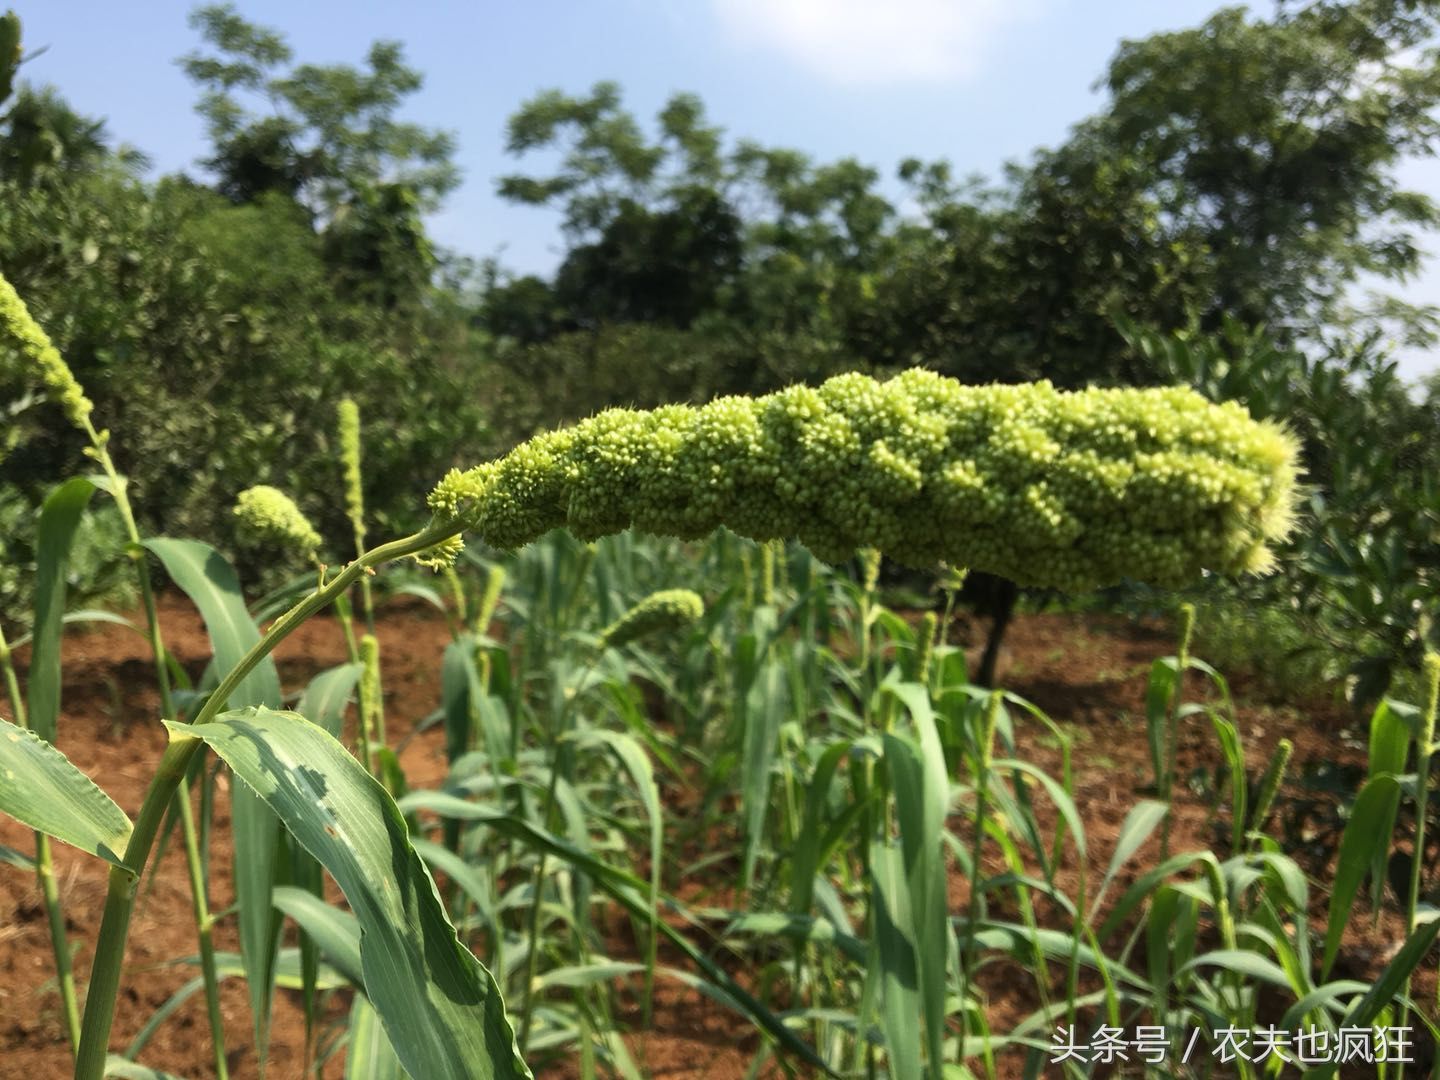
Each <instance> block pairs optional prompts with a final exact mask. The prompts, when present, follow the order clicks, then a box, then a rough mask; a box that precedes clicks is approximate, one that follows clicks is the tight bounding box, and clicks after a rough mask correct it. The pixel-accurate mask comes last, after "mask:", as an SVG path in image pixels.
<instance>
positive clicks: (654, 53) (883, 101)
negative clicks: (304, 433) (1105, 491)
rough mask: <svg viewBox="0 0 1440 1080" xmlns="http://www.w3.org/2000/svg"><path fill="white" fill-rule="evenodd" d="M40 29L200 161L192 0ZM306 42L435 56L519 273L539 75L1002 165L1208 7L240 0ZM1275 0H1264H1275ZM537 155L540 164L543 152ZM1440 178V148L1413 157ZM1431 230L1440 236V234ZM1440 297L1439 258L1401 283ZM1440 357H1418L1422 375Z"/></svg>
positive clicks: (97, 86) (47, 68) (144, 137)
mask: <svg viewBox="0 0 1440 1080" xmlns="http://www.w3.org/2000/svg"><path fill="white" fill-rule="evenodd" d="M10 3H12V4H15V6H16V10H17V11H18V12H19V14H20V16H21V19H22V20H23V23H24V31H25V43H26V46H27V49H33V48H37V47H40V46H45V47H47V51H46V52H45V53H44V54H43V55H42V56H39V57H38V58H36V59H35V60H34V61H33V62H32V63H30V64H27V65H26V67H25V69H24V76H25V77H26V78H28V79H29V80H31V81H34V82H43V83H51V84H54V85H55V86H57V87H59V88H60V90H61V91H62V92H63V93H64V94H65V96H66V97H67V98H68V99H69V100H70V101H71V103H72V104H73V105H74V106H75V107H76V108H78V109H79V110H80V111H82V112H84V113H87V114H90V115H98V116H104V117H105V118H106V119H107V121H108V123H109V126H110V130H111V132H112V134H114V135H115V136H116V137H117V138H119V139H121V140H123V141H126V142H129V143H131V144H133V145H135V146H136V147H138V148H139V149H141V150H143V151H145V152H146V153H147V154H148V155H150V157H151V158H152V160H153V161H154V163H155V167H156V169H157V170H158V171H161V172H169V171H175V170H179V169H187V168H188V169H190V170H191V171H195V162H196V159H197V158H198V157H201V156H203V154H204V152H205V141H204V132H203V128H202V124H201V121H200V119H199V117H197V116H196V115H195V113H194V111H193V105H194V102H195V99H196V97H197V95H196V92H195V89H194V87H193V86H192V85H191V84H190V83H189V82H188V81H187V80H186V78H185V76H184V75H183V73H182V72H181V71H180V69H179V68H178V66H177V65H176V64H175V59H176V58H177V57H179V56H180V55H182V54H184V53H185V52H187V51H189V50H191V49H192V48H195V47H196V44H197V39H196V36H195V34H194V33H193V32H192V31H191V30H190V29H189V27H188V25H187V22H186V16H187V14H188V12H189V11H190V9H191V7H192V6H193V5H192V3H191V2H190V0H145V2H144V3H142V4H117V3H115V2H114V0H103V2H102V0H44V2H43V3H35V2H33V0H10ZM237 6H238V8H239V10H240V12H241V13H242V14H243V15H244V16H245V17H246V18H248V19H251V20H252V21H255V22H258V23H261V24H264V25H267V26H271V27H274V28H276V29H278V30H280V31H281V32H282V33H284V34H285V36H286V37H287V38H288V40H289V42H290V45H291V46H292V48H293V49H294V51H295V54H296V56H297V57H298V58H299V59H301V60H303V61H312V62H318V63H334V62H346V63H358V62H359V61H360V60H361V58H362V57H363V55H364V53H365V50H366V48H367V47H368V45H369V43H370V42H371V41H373V40H375V39H377V38H391V39H397V40H399V41H401V42H403V43H404V45H405V52H406V57H407V59H408V61H409V62H410V63H411V65H412V66H414V67H416V68H418V69H420V70H421V71H423V72H424V73H425V75H426V84H425V87H424V89H423V90H422V91H420V92H419V93H418V94H416V95H415V96H414V97H413V98H412V99H411V101H410V103H409V106H408V108H407V109H406V114H407V116H408V117H409V118H411V119H415V120H418V121H420V122H422V123H425V124H427V125H429V126H433V127H440V128H445V129H448V130H450V131H452V132H453V133H454V134H455V136H456V138H457V141H458V144H459V153H458V155H457V160H458V162H459V164H460V167H461V169H462V171H463V174H464V182H463V186H462V187H461V188H460V190H459V191H457V192H456V193H455V194H453V195H452V196H451V197H450V199H449V201H448V202H447V204H446V206H445V208H444V209H443V210H442V211H441V212H440V213H439V214H437V215H436V216H435V218H434V219H433V221H432V228H433V231H434V235H435V237H436V239H437V240H438V241H439V242H440V243H442V244H444V245H445V246H447V247H450V248H453V249H455V250H458V251H461V252H464V253H466V254H470V255H477V256H480V255H495V254H499V255H500V256H501V258H502V260H503V261H504V262H505V264H506V265H508V266H510V267H512V268H514V269H516V270H520V271H528V272H541V273H544V272H546V271H548V270H550V269H551V268H553V267H554V265H555V264H556V263H557V262H558V260H559V257H560V250H561V240H560V236H559V233H558V229H557V227H556V219H555V218H554V217H553V216H552V215H550V214H548V213H546V212H544V211H540V210H536V209H533V208H529V207H514V206H510V205H508V204H506V203H504V202H502V201H500V200H499V199H497V198H496V197H495V195H494V181H495V177H496V176H498V175H500V174H503V173H506V172H511V171H517V170H525V169H528V168H530V167H532V166H531V163H530V162H528V161H526V162H516V161H515V159H513V158H510V157H508V156H507V155H506V154H505V153H504V146H503V143H504V126H505V121H506V118H507V117H508V116H509V115H510V113H511V112H513V111H514V109H515V108H516V107H517V106H518V105H519V104H520V102H521V101H523V100H524V99H526V98H527V97H529V96H530V95H532V94H534V93H535V92H536V91H539V90H542V89H546V88H550V87H558V88H561V89H564V90H566V91H570V92H574V93H578V92H581V91H584V90H586V89H588V88H589V87H590V86H591V85H592V84H593V83H595V82H596V81H598V80H601V79H614V80H616V81H618V82H619V83H621V85H622V86H623V87H624V90H625V100H626V103H627V105H628V106H629V107H630V108H631V109H632V111H634V112H635V113H636V114H637V115H638V116H640V117H641V118H643V119H645V120H649V119H650V118H652V117H653V116H654V114H655V113H656V111H658V109H659V108H660V106H661V105H662V104H663V103H664V101H665V100H666V98H668V97H669V95H670V94H672V93H674V92H676V91H681V90H684V91H690V92H693V93H696V94H698V95H700V97H701V98H702V99H703V100H704V102H705V104H706V107H707V109H708V111H709V114H710V117H711V119H712V121H714V122H717V123H719V124H720V125H722V126H723V127H725V128H726V129H727V131H728V132H729V133H730V134H732V135H735V136H745V137H749V138H753V139H757V140H759V141H760V142H762V143H765V144H767V145H774V146H785V147H795V148H798V149H801V150H804V151H806V152H808V153H810V154H812V155H814V156H815V157H816V158H818V159H822V160H824V159H833V158H837V157H842V156H850V155H853V156H855V157H858V158H859V159H860V160H862V161H864V162H866V163H867V164H871V165H874V166H876V167H877V168H879V169H880V170H881V171H882V172H883V173H885V174H886V175H887V176H889V175H893V171H894V167H895V165H896V163H897V162H898V161H899V160H900V159H901V158H903V157H906V156H911V155H914V156H918V157H921V158H925V159H933V158H948V159H949V160H950V161H951V162H953V163H954V165H955V166H956V168H957V171H958V172H960V173H966V172H971V171H979V172H983V173H987V174H991V175H993V174H994V173H995V172H996V171H997V170H998V168H999V167H1000V165H1001V164H1002V163H1003V162H1005V161H1007V160H1012V159H1024V158H1026V157H1027V156H1028V155H1029V154H1030V152H1031V151H1032V150H1034V149H1035V148H1037V147H1039V146H1045V145H1053V144H1054V143H1056V142H1059V141H1060V140H1062V139H1063V138H1064V136H1065V134H1066V132H1067V130H1068V129H1069V127H1070V125H1072V124H1073V123H1075V122H1076V121H1078V120H1080V119H1081V118H1083V117H1084V116H1086V115H1088V114H1089V113H1091V112H1093V111H1095V109H1097V108H1098V107H1099V106H1100V104H1101V98H1100V96H1099V95H1098V94H1097V93H1095V92H1094V91H1093V90H1092V86H1093V84H1094V83H1095V81H1096V79H1097V78H1098V77H1099V76H1100V75H1101V74H1102V73H1103V71H1104V69H1105V65H1106V63H1107V61H1108V60H1109V58H1110V57H1111V55H1112V54H1113V52H1114V50H1115V48H1116V45H1117V44H1118V43H1119V41H1120V40H1121V39H1122V38H1126V37H1142V36H1144V35H1146V34H1150V33H1154V32H1156V31H1159V30H1166V29H1176V28H1180V27H1185V26H1191V25H1194V24H1197V23H1199V22H1201V21H1202V20H1203V19H1204V18H1205V17H1206V16H1207V15H1209V14H1210V13H1211V12H1213V11H1214V10H1216V9H1217V8H1218V7H1219V6H1221V5H1219V4H1216V3H1214V2H1211V0H1163V2H1157V0H523V2H513V0H511V2H502V0H483V2H479V0H472V2H470V3H460V2H454V0H446V2H441V0H413V2H412V3H410V4H406V5H403V6H402V5H400V4H398V3H395V2H394V0H360V2H356V0H344V2H342V0H288V2H281V0H240V2H239V3H238V5H237ZM1261 7H1262V9H1263V8H1268V5H1261ZM539 164H540V163H538V162H537V163H535V167H538V166H539ZM1404 179H1405V180H1406V182H1407V183H1409V184H1410V185H1412V186H1414V187H1416V188H1418V189H1420V190H1424V191H1428V192H1430V193H1432V194H1435V195H1440V166H1437V165H1436V163H1435V162H1433V161H1430V162H1417V163H1414V164H1413V165H1410V166H1407V167H1406V169H1405V171H1404ZM1432 246H1433V244H1432ZM1404 292H1405V294H1406V295H1407V296H1409V297H1410V298H1412V299H1423V300H1427V301H1429V302H1440V273H1437V272H1435V271H1433V270H1429V269H1427V272H1426V273H1425V274H1424V275H1423V276H1422V280H1420V281H1418V282H1416V283H1414V284H1413V285H1412V286H1410V287H1409V288H1407V289H1406V290H1404ZM1437 366H1440V364H1437V360H1436V359H1435V358H1434V357H1433V356H1407V357H1406V358H1405V363H1404V370H1405V371H1406V373H1407V375H1411V376H1415V375H1418V374H1421V373H1423V372H1425V371H1430V370H1435V368H1436V367H1437Z"/></svg>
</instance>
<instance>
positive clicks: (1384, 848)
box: [1366, 698, 1412, 919]
mask: <svg viewBox="0 0 1440 1080" xmlns="http://www.w3.org/2000/svg"><path fill="white" fill-rule="evenodd" d="M1405 708H1406V706H1404V705H1402V704H1401V703H1399V702H1392V701H1390V700H1389V699H1388V698H1385V699H1382V700H1381V702H1380V704H1379V705H1377V706H1375V712H1374V713H1373V714H1371V716H1370V752H1369V755H1368V757H1369V761H1368V764H1367V776H1366V778H1367V779H1369V778H1371V777H1376V776H1383V775H1384V774H1386V773H1390V774H1391V775H1393V776H1399V775H1401V774H1402V773H1403V772H1404V771H1405V763H1406V761H1407V760H1408V758H1409V756H1410V740H1411V737H1412V728H1411V726H1410V724H1409V723H1408V722H1407V719H1406V716H1405V712H1404V710H1405ZM1399 810H1400V800H1399V799H1398V798H1397V799H1395V800H1394V802H1393V803H1392V804H1391V805H1390V807H1389V812H1388V813H1386V814H1382V815H1381V816H1380V818H1379V820H1378V821H1377V822H1376V823H1375V828H1376V832H1375V835H1376V836H1377V837H1384V839H1385V842H1384V843H1379V844H1374V845H1372V847H1371V850H1370V906H1371V907H1372V908H1373V909H1374V911H1375V917H1376V918H1377V919H1378V918H1379V917H1380V907H1381V903H1382V901H1383V900H1384V896H1385V878H1386V874H1385V868H1386V865H1387V863H1388V862H1389V859H1390V842H1389V841H1390V836H1391V833H1393V832H1394V830H1395V816H1396V814H1398V813H1399Z"/></svg>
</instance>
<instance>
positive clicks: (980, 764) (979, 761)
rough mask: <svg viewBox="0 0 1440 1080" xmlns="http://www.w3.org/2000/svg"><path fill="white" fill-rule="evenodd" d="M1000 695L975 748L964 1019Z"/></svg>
mask: <svg viewBox="0 0 1440 1080" xmlns="http://www.w3.org/2000/svg"><path fill="white" fill-rule="evenodd" d="M1000 702H1001V697H1000V692H999V691H998V690H993V691H991V693H990V697H989V699H988V700H987V701H986V702H985V713H984V720H983V722H982V723H981V725H980V745H979V746H978V747H977V748H976V749H977V754H976V766H977V767H976V770H975V816H974V826H973V829H974V833H975V835H974V837H973V839H972V841H971V845H970V898H969V901H968V903H967V905H966V910H965V930H966V932H967V933H968V934H969V935H970V939H969V944H967V946H966V947H965V948H964V949H962V950H961V953H960V995H959V996H960V1010H961V1015H962V1016H963V1015H964V1011H965V1002H966V999H967V998H968V996H969V993H970V986H971V984H972V983H973V981H974V977H975V951H976V950H975V947H974V942H975V927H976V926H977V925H978V924H979V922H980V892H981V889H980V883H981V881H982V880H983V873H982V871H981V869H980V860H981V858H982V856H983V854H984V849H985V817H986V815H987V814H988V813H989V811H990V801H989V794H990V760H991V745H992V744H993V743H994V741H995V726H996V724H997V723H998V722H999V719H1000ZM959 1054H960V1063H962V1064H963V1062H964V1060H965V1032H964V1030H962V1031H961V1035H960V1049H959Z"/></svg>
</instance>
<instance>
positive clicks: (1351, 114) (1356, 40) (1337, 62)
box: [1096, 0, 1440, 340]
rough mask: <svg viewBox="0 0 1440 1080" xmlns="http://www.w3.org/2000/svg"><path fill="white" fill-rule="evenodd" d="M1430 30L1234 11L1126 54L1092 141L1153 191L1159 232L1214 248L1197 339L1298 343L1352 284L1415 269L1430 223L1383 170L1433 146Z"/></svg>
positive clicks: (1437, 99) (1399, 12)
mask: <svg viewBox="0 0 1440 1080" xmlns="http://www.w3.org/2000/svg"><path fill="white" fill-rule="evenodd" d="M1437 19H1440V9H1437V7H1436V5H1434V4H1431V3H1419V2H1415V0H1350V2H1346V3H1337V2H1321V3H1311V4H1307V5H1304V6H1301V7H1294V6H1293V5H1289V4H1282V5H1281V6H1280V8H1279V10H1278V12H1277V14H1276V15H1275V17H1274V18H1273V19H1271V20H1269V21H1266V20H1261V19H1252V18H1250V17H1248V16H1247V15H1246V13H1245V11H1244V9H1242V8H1228V9H1225V10H1223V11H1220V12H1217V13H1216V14H1215V15H1213V16H1211V18H1210V19H1208V20H1207V21H1206V22H1205V23H1204V24H1203V25H1202V26H1200V27H1198V28H1195V29H1192V30H1184V31H1178V32H1175V33H1167V34H1157V35H1154V36H1153V37H1149V38H1146V39H1144V40H1143V41H1131V42H1125V43H1124V44H1123V45H1122V46H1121V48H1120V50H1119V52H1118V53H1117V55H1116V56H1115V59H1114V60H1113V61H1112V63H1111V65H1110V70H1109V72H1108V74H1107V76H1106V78H1105V80H1104V82H1105V86H1106V87H1107V88H1108V89H1109V91H1110V94H1111V102H1110V105H1109V108H1108V109H1107V111H1106V113H1105V114H1104V115H1103V116H1102V117H1101V118H1099V120H1098V126H1097V128H1096V131H1097V134H1098V135H1099V137H1100V138H1102V139H1103V140H1105V141H1106V142H1107V143H1108V144H1109V145H1110V146H1111V147H1112V148H1113V149H1114V151H1115V152H1116V153H1117V154H1123V155H1125V156H1126V157H1127V158H1129V159H1131V160H1133V161H1134V162H1135V163H1136V164H1137V165H1138V166H1139V167H1140V168H1141V169H1142V170H1143V171H1144V172H1145V174H1146V175H1148V176H1149V177H1150V178H1151V179H1150V184H1149V191H1150V194H1151V195H1152V196H1153V197H1154V198H1155V200H1156V202H1157V203H1158V204H1159V206H1160V208H1161V211H1162V225H1163V227H1164V228H1166V229H1167V230H1169V231H1171V232H1175V233H1186V234H1190V235H1194V236H1196V237H1197V238H1198V240H1199V241H1200V243H1201V244H1203V246H1204V247H1205V248H1206V249H1207V250H1208V252H1209V256H1210V258H1211V260H1212V262H1213V270H1212V272H1211V281H1212V292H1211V294H1210V296H1209V297H1208V298H1207V299H1206V302H1205V303H1203V304H1202V305H1201V306H1200V308H1199V310H1198V311H1197V315H1198V317H1199V319H1200V321H1201V323H1202V324H1203V325H1204V326H1206V327H1209V328H1211V329H1213V328H1216V327H1217V326H1218V325H1219V320H1220V318H1221V317H1222V316H1223V315H1225V314H1229V315H1231V316H1234V317H1236V318H1239V319H1241V320H1242V321H1244V322H1247V323H1252V324H1253V323H1262V322H1263V323H1266V324H1268V325H1269V326H1270V327H1271V328H1272V330H1273V331H1276V332H1280V333H1283V334H1285V335H1287V336H1288V337H1289V338H1290V339H1291V340H1295V339H1297V338H1299V337H1302V336H1304V335H1306V334H1311V333H1313V332H1314V330H1315V329H1316V328H1317V327H1320V326H1322V325H1324V324H1325V323H1327V322H1331V321H1335V320H1337V319H1339V318H1341V317H1342V315H1343V310H1342V309H1343V302H1344V298H1345V296H1346V293H1347V292H1348V291H1349V290H1350V288H1351V286H1352V285H1353V283H1354V282H1355V280H1356V278H1357V277H1358V276H1359V275H1360V274H1362V273H1366V272H1368V273H1374V274H1378V275H1380V276H1381V277H1384V278H1390V279H1395V278H1401V277H1404V276H1405V275H1407V274H1409V273H1411V272H1413V271H1414V270H1415V269H1416V267H1417V266H1418V265H1419V260H1420V249H1419V247H1418V245H1417V241H1416V233H1417V231H1419V230H1423V229H1429V228H1433V227H1434V226H1435V225H1436V224H1437V223H1440V214H1437V209H1436V206H1435V204H1434V203H1433V202H1432V201H1431V200H1430V199H1429V198H1427V197H1425V196H1424V195H1421V194H1419V193H1416V192H1409V191H1405V190H1402V189H1401V188H1400V186H1399V185H1398V183H1397V182H1396V180H1395V177H1394V168H1395V166H1396V165H1397V164H1398V163H1399V161H1400V160H1401V159H1402V158H1403V157H1405V156H1407V155H1412V154H1428V153H1430V152H1432V151H1433V148H1434V145H1435V139H1436V135H1437V126H1436V115H1435V110H1436V106H1437V104H1440V63H1437V57H1436V52H1435V50H1434V49H1433V47H1432V48H1426V47H1424V46H1427V45H1429V44H1431V43H1432V42H1433V38H1434V36H1435V33H1436V30H1437V26H1440V22H1437Z"/></svg>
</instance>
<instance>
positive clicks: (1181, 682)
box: [1160, 604, 1195, 862]
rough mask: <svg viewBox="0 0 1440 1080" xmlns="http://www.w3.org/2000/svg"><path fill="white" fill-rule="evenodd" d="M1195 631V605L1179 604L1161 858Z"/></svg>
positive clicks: (1170, 820)
mask: <svg viewBox="0 0 1440 1080" xmlns="http://www.w3.org/2000/svg"><path fill="white" fill-rule="evenodd" d="M1194 632H1195V605H1194V604H1182V605H1181V606H1180V648H1179V649H1178V650H1177V651H1176V653H1175V689H1174V690H1173V691H1172V692H1171V697H1170V706H1169V708H1168V709H1167V710H1166V721H1165V775H1164V777H1163V778H1162V780H1163V783H1164V785H1165V791H1164V800H1165V803H1166V810H1165V820H1164V823H1163V824H1162V825H1161V829H1160V861H1161V862H1164V861H1165V860H1166V859H1168V858H1169V857H1170V828H1171V826H1172V825H1173V824H1174V821H1175V762H1176V759H1177V758H1178V757H1179V750H1180V702H1181V699H1182V697H1183V696H1184V691H1185V672H1186V671H1187V670H1189V667H1190V638H1191V636H1192V635H1193V634H1194Z"/></svg>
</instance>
